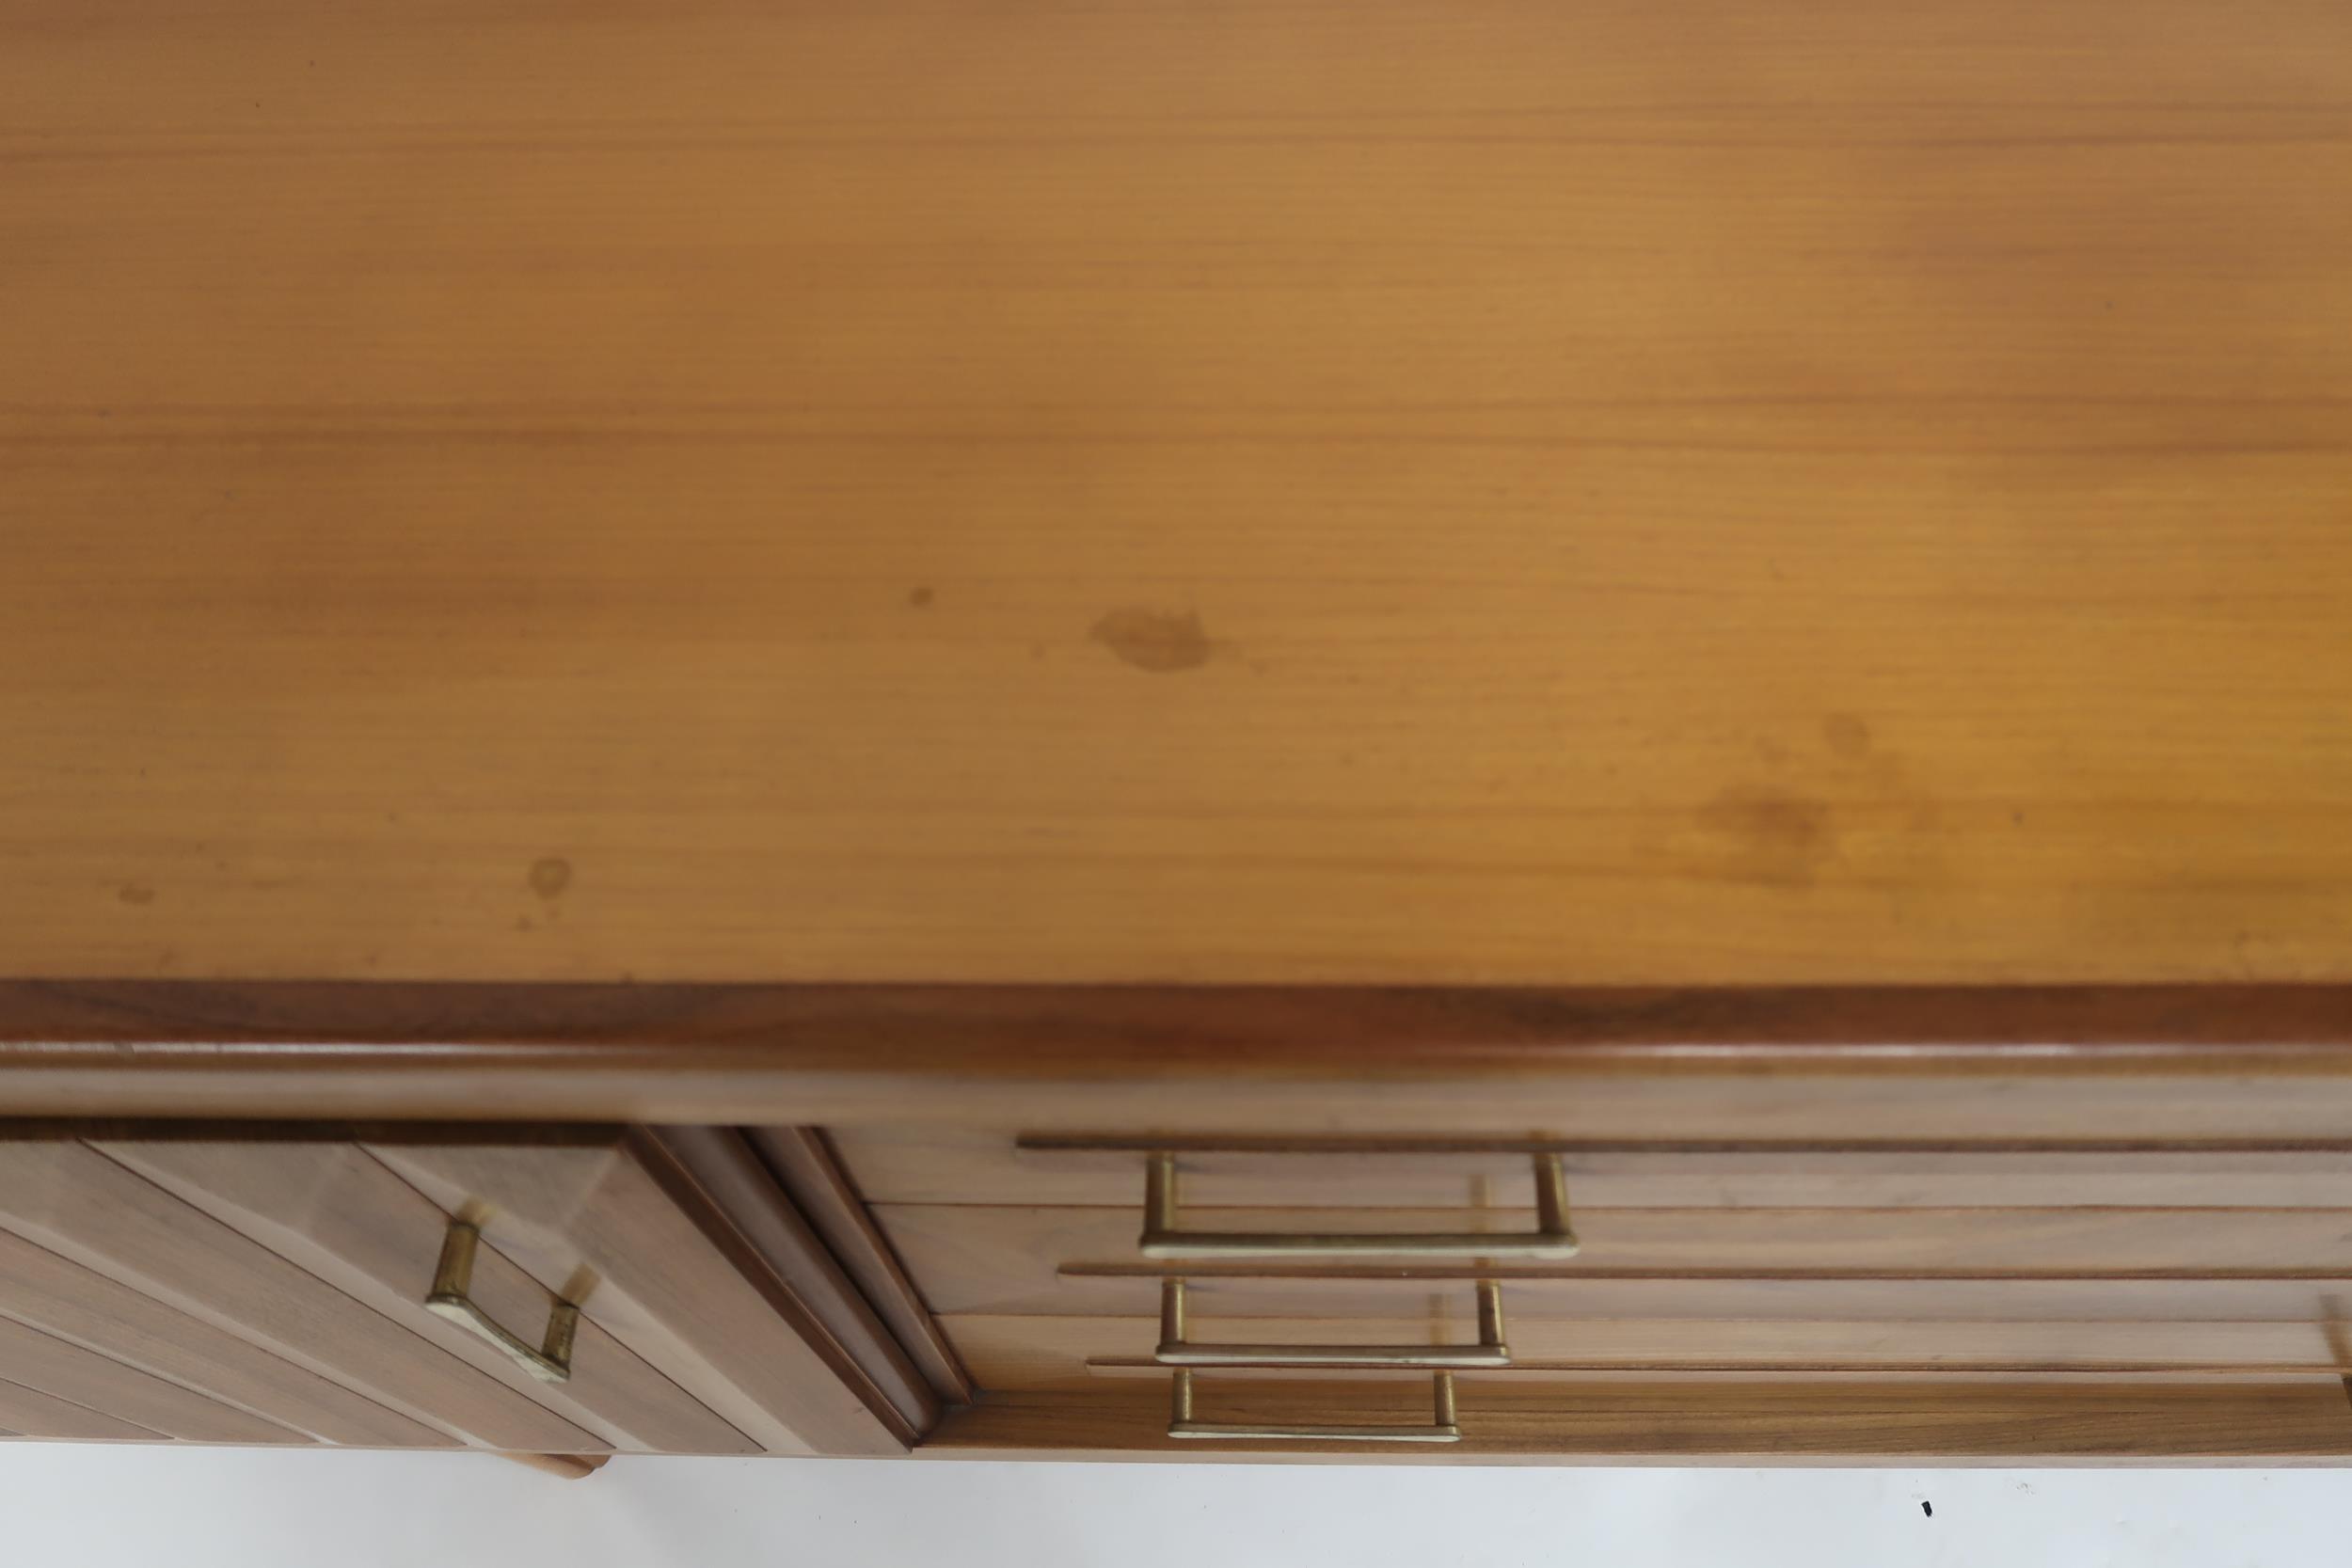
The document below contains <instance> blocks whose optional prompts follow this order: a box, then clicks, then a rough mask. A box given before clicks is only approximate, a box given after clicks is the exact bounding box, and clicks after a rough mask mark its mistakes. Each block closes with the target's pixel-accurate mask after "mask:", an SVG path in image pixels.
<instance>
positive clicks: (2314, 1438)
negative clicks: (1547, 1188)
mask: <svg viewBox="0 0 2352 1568" xmlns="http://www.w3.org/2000/svg"><path fill="white" fill-rule="evenodd" d="M1201 1388H1202V1390H1203V1391H1202V1393H1201V1396H1200V1416H1201V1418H1202V1419H1204V1420H1225V1419H1254V1420H1266V1421H1325V1422H1350V1421H1367V1420H1369V1421H1384V1420H1385V1421H1400V1420H1402V1421H1410V1420H1422V1421H1426V1420H1427V1419H1428V1418H1429V1406H1428V1403H1427V1391H1426V1389H1425V1388H1422V1389H1418V1390H1413V1389H1407V1388H1406V1387H1405V1386H1402V1385H1399V1384H1393V1383H1379V1382H1369V1383H1339V1382H1328V1381H1327V1382H1317V1383H1291V1384H1282V1383H1265V1382H1258V1381H1254V1380H1250V1379H1238V1378H1237V1379H1231V1380H1222V1381H1219V1382H1216V1383H1215V1384H1214V1385H1212V1384H1211V1383H1209V1382H1208V1381H1207V1380H1206V1379H1205V1378H1204V1379H1203V1380H1202V1383H1201ZM1460 1404H1461V1424H1462V1436H1463V1440H1462V1442H1461V1443H1459V1444H1457V1445H1453V1446H1450V1447H1448V1448H1445V1449H1435V1450H1425V1451H1415V1452H1406V1453H1398V1452H1395V1451H1393V1449H1392V1447H1391V1445H1386V1444H1379V1443H1352V1444H1342V1443H1322V1444H1318V1443H1209V1442H1201V1441H1198V1440H1184V1441H1178V1440H1175V1439H1172V1438H1170V1437H1168V1434H1167V1429H1168V1396H1167V1393H1166V1391H1165V1390H1164V1389H1162V1388H1160V1387H1158V1386H1152V1385H1145V1384H1141V1383H1136V1384H1134V1385H1129V1384H1127V1383H1125V1382H1118V1383H1111V1382H1105V1384H1104V1386H1103V1387H1102V1388H1101V1389H1100V1390H1098V1391H1095V1392H1092V1393H1088V1394H1078V1393H1071V1392H1065V1391H1061V1390H1054V1389H1045V1390H1038V1391H1034V1392H1028V1393H1016V1394H1002V1395H993V1396H990V1397H987V1398H985V1399H983V1400H982V1401H981V1402H979V1403H978V1404H977V1405H975V1406H973V1407H971V1408H970V1409H968V1410H963V1411H959V1412H957V1413H955V1414H954V1415H952V1416H950V1417H949V1418H948V1419H947V1421H946V1423H945V1424H944V1426H943V1427H942V1428H941V1431H940V1433H939V1436H938V1437H937V1438H936V1439H935V1440H933V1441H932V1442H930V1443H928V1444H926V1445H925V1446H924V1447H923V1449H921V1450H920V1451H921V1452H922V1453H923V1454H924V1455H926V1456H929V1457H936V1458H972V1459H989V1458H994V1459H1009V1458H1014V1457H1018V1456H1021V1455H1029V1456H1032V1457H1036V1458H1055V1459H1081V1458H1088V1457H1100V1458H1134V1457H1136V1456H1138V1455H1140V1454H1145V1453H1148V1454H1150V1455H1152V1457H1153V1458H1154V1459H1162V1460H1165V1459H1182V1458H1189V1459H1196V1460H1200V1459H1212V1458H1215V1457H1216V1456H1218V1455H1220V1454H1222V1455H1226V1456H1230V1457H1232V1458H1236V1459H1245V1458H1246V1459H1248V1460H1251V1461H1253V1462H1258V1463H1266V1462H1277V1463H1279V1462H1281V1461H1284V1460H1296V1461H1299V1462H1302V1463H1309V1464H1317V1463H1320V1464H1332V1463H1346V1464H1376V1463H1382V1462H1387V1463H1405V1464H1415V1463H1419V1464H1428V1463H1445V1462H1447V1461H1449V1460H1450V1461H1454V1462H1457V1463H1459V1462H1470V1463H1475V1464H1498V1463H1501V1464H1507V1463H1510V1462H1512V1461H1513V1460H1514V1459H1521V1460H1526V1461H1530V1462H1535V1463H1543V1464H1559V1463H1574V1462H1584V1463H1592V1464H1617V1465H1625V1464H1652V1465H1656V1464H1671V1465H1689V1464H1711V1463H1729V1462H1737V1463H1740V1464H1743V1465H1786V1464H1800V1463H1816V1462H1819V1461H1821V1460H1824V1459H1845V1460H1851V1461H1855V1462H1863V1463H1899V1464H1905V1465H1917V1464H1937V1463H1945V1462H1959V1463H1969V1462H1977V1463H1993V1462H2002V1461H2007V1462H2011V1463H2015V1462H2031V1463H2035V1464H2043V1463H2060V1464H2064V1463H2099V1464H2117V1463H2132V1462H2147V1463H2160V1462H2165V1461H2181V1460H2195V1461H2196V1462H2198V1463H2199V1464H2201V1465H2202V1464H2249V1463H2255V1462H2258V1461H2259V1462H2263V1463H2272V1462H2288V1463H2293V1462H2297V1461H2320V1462H2339V1463H2340V1462H2341V1459H2342V1456H2344V1454H2346V1453H2352V1403H2347V1402H2346V1401H2345V1399H2344V1385H2343V1383H2342V1382H2341V1381H2340V1380H2339V1379H2336V1378H2333V1377H2328V1378H2300V1379H2280V1380H2278V1381H2276V1382H2267V1381H2266V1382H2260V1383H2249V1382H2246V1381H2243V1380H2236V1379H2233V1380H2228V1381H2221V1382H2216V1383H2213V1384H2209V1385H2171V1384H2142V1383H2134V1382H2118V1383H2113V1384H2102V1385H2099V1386H2097V1387H2095V1388H2086V1387H2084V1386H2083V1385H2082V1384H2081V1383H2080V1382H2079V1381H2075V1380H2057V1379H2054V1380H2052V1381H2051V1382H2049V1383H2046V1384H2041V1385H2035V1384H2022V1385H2021V1384H2012V1383H2001V1382H1993V1383H1988V1382H1983V1381H1967V1382H1959V1381H1954V1382H1934V1381H1927V1380H1922V1379H1915V1378H1904V1377H1896V1376H1871V1377H1858V1378H1841V1379H1836V1380H1831V1379H1817V1380H1812V1381H1788V1382H1781V1383H1751V1382H1744V1381H1733V1380H1721V1381H1718V1380H1701V1381H1693V1380H1690V1379H1660V1380H1658V1381H1655V1382H1611V1381H1603V1380H1594V1381H1592V1382H1588V1383H1583V1384H1579V1385H1576V1386H1573V1387H1568V1386H1557V1385H1555V1386H1542V1385H1539V1384H1535V1385H1526V1386H1522V1385H1517V1384H1497V1383H1495V1382H1493V1381H1491V1380H1489V1381H1486V1382H1484V1383H1478V1384H1466V1385H1464V1386H1463V1387H1462V1389H1461V1395H1460ZM1400 1446H1402V1445H1400ZM1382 1450H1390V1451H1382Z"/></svg>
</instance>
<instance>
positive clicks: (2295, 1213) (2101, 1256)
mask: <svg viewBox="0 0 2352 1568" xmlns="http://www.w3.org/2000/svg"><path fill="white" fill-rule="evenodd" d="M875 1212H876V1216H877V1217H878V1218H879V1219H880V1221H881V1222H882V1228H883V1229H884V1231H885V1232H887V1233H888V1235H889V1237H890V1240H891V1243H892V1244H893V1245H894V1246H896V1247H897V1248H898V1254H899V1256H900V1257H901V1258H903V1259H905V1260H906V1265H907V1270H908V1272H909V1273H910V1274H911V1275H913V1276H914V1281H915V1284H916V1285H917V1286H918V1287H919V1288H920V1289H921V1290H922V1291H923V1296H924V1299H925V1300H926V1301H927V1302H929V1303H930V1307H931V1309H932V1310H933V1311H935V1312H989V1311H1009V1312H1046V1313H1065V1312H1066V1313H1080V1314H1084V1313H1091V1312H1113V1313H1121V1312H1131V1311H1136V1310H1138V1309H1142V1310H1149V1309H1150V1308H1149V1307H1148V1306H1147V1307H1142V1308H1138V1307H1137V1306H1136V1304H1137V1303H1138V1302H1148V1301H1153V1300H1156V1298H1157V1291H1158V1289H1159V1280H1160V1278H1161V1276H1162V1275H1187V1276H1198V1277H1216V1276H1221V1275H1297V1274H1301V1273H1305V1274H1310V1275H1311V1274H1315V1273H1320V1272H1325V1271H1326V1270H1329V1269H1336V1270H1338V1271H1339V1272H1342V1273H1354V1274H1359V1275H1378V1274H1384V1273H1385V1274H1387V1275H1389V1276H1390V1277H1392V1278H1393V1277H1398V1276H1400V1275H1404V1274H1409V1273H1414V1272H1419V1273H1422V1274H1423V1275H1431V1276H1434V1275H1439V1274H1443V1275H1454V1276H1460V1277H1468V1276H1470V1275H1491V1276H1495V1277H1501V1278H1506V1279H1554V1280H1567V1281H1574V1280H1575V1279H1577V1278H1578V1277H1579V1276H1581V1275H1594V1274H1605V1273H1611V1272H1622V1271H1633V1272H1643V1273H1668V1274H1687V1273H1692V1272H1711V1273H1716V1274H1728V1275H1743V1274H1744V1275H1753V1274H1782V1273H1788V1274H1805V1273H1833V1274H1834V1273H1856V1274H1880V1275H1903V1274H1910V1273H1939V1274H1948V1275H2004V1274H2010V1273H2032V1274H2044V1275H2070V1274H2089V1273H2100V1272H2109V1273H2139V1272H2154V1271H2162V1272H2169V1273H2174V1274H2180V1275H2203V1274H2216V1273H2225V1272H2232V1271H2240V1272H2249V1273H2257V1274H2259V1273H2301V1274H2326V1273H2332V1274H2337V1275H2344V1274H2352V1212H2347V1211H2342V1210H2229V1211H2199V1210H2163V1209H2145V1210H2132V1209H1915V1210H1831V1209H1788V1210H1766V1209H1758V1210H1740V1211H1731V1210H1695V1209H1681V1210H1674V1209H1617V1210H1600V1209H1580V1210H1577V1211H1575V1212H1573V1213H1572V1215H1571V1222H1572V1224H1573V1225H1574V1227H1575V1229H1576V1233H1577V1236H1578V1238H1579V1240H1580V1241H1581V1242H1582V1243H1583V1248H1582V1251H1581V1253H1579V1255H1578V1256H1577V1257H1576V1258H1575V1259H1571V1260H1569V1261H1566V1262H1560V1263H1536V1264H1529V1263H1504V1264H1498V1265H1493V1266H1486V1267H1482V1266H1480V1265H1478V1264H1476V1263H1472V1262H1462V1263H1458V1264H1451V1265H1431V1264H1422V1265H1420V1266H1419V1267H1418V1269H1415V1268H1411V1267H1408V1268H1406V1269H1402V1270H1400V1269H1396V1268H1393V1267H1384V1266H1383V1265H1382V1264H1381V1263H1380V1261H1379V1260H1378V1259H1368V1260H1366V1261H1364V1262H1363V1263H1362V1264H1360V1265H1354V1266H1350V1265H1341V1264H1329V1265H1323V1266H1321V1267H1320V1268H1319V1267H1318V1266H1317V1265H1315V1264H1313V1263H1312V1262H1309V1263H1307V1264H1305V1265H1303V1266H1302V1265H1300V1264H1299V1263H1298V1262H1296V1261H1295V1260H1291V1261H1282V1260H1275V1261H1268V1262H1263V1263H1231V1262H1202V1263H1195V1264H1186V1263H1184V1262H1182V1261H1173V1260H1171V1261H1164V1262H1154V1261H1150V1260H1145V1259H1138V1258H1137V1256H1136V1235H1137V1231H1138V1230H1139V1228H1140V1227H1139V1224H1138V1220H1137V1215H1136V1212H1134V1211H1131V1210H1118V1209H1056V1208H991V1207H980V1206H961V1207H947V1206H938V1207H933V1206H929V1205H919V1204H917V1205H903V1204H883V1205H879V1206H877V1208H876V1211H875ZM1184 1222H1185V1224H1186V1225H1187V1226H1190V1227H1196V1228H1199V1229H1202V1230H1261V1231H1269V1232H1272V1231H1326V1230H1351V1229H1352V1230H1378V1231H1390V1230H1399V1231H1433V1230H1448V1231H1454V1230H1461V1231H1477V1230H1494V1231H1513V1230H1516V1231H1518V1232H1521V1233H1524V1232H1526V1231H1528V1230H1531V1229H1533V1228H1534V1214H1533V1212H1524V1211H1514V1210H1505V1209H1482V1210H1470V1209H1417V1210H1415V1209H1407V1210H1396V1209H1339V1210H1330V1209H1309V1210H1281V1209H1275V1210H1264V1209H1252V1210H1216V1209H1199V1210H1187V1211H1186V1212H1185V1213H1184ZM1285 1283H1290V1282H1285ZM1271 1288H1272V1287H1269V1289H1271Z"/></svg>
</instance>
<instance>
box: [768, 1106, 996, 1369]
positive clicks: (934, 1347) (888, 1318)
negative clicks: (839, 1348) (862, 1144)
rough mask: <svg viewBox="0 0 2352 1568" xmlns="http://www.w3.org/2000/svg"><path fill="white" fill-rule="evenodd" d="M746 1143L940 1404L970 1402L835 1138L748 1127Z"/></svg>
mask: <svg viewBox="0 0 2352 1568" xmlns="http://www.w3.org/2000/svg"><path fill="white" fill-rule="evenodd" d="M743 1136H744V1137H745V1138H746V1139H747V1140H748V1141H749V1142H750V1144H751V1146H752V1147H753V1148H755V1149H757V1150H758V1151H759V1156H760V1158H761V1160H763V1161H764V1162H765V1163H766V1164H768V1166H769V1167H770V1169H771V1171H772V1172H773V1173H774V1179H775V1180H777V1181H779V1182H781V1183H783V1185H784V1187H785V1189H786V1190H787V1192H789V1193H790V1194H791V1196H792V1201H793V1202H794V1203H795V1204H796V1205H797V1206H798V1207H799V1208H800V1209H801V1211H802V1212H803V1213H804V1214H806V1215H807V1217H808V1222H809V1224H810V1225H812V1226H814V1227H816V1228H817V1231H818V1234H820V1235H822V1236H823V1237H824V1239H825V1242H826V1244H827V1245H828V1246H829V1247H830V1248H831V1249H832V1251H833V1255H834V1258H835V1259H838V1260H839V1262H840V1265H841V1267H842V1268H844V1269H846V1270H847V1271H848V1272H849V1273H850V1275H851V1277H853V1278H854V1279H856V1281H857V1283H858V1288H859V1289H860V1290H861V1291H864V1292H865V1293H866V1299H867V1300H869V1301H870V1302H872V1303H873V1305H874V1310H875V1311H876V1312H878V1313H880V1314H881V1315H882V1320H883V1322H885V1323H888V1324H889V1325H890V1329H891V1332H892V1333H893V1334H895V1335H896V1336H897V1338H898V1342H899V1343H900V1344H901V1345H902V1346H904V1347H905V1350H906V1354H908V1355H909V1356H910V1357H912V1358H913V1359H914V1364H915V1365H916V1366H918V1367H920V1368H921V1369H922V1370H923V1375H924V1376H925V1377H926V1378H928V1379H929V1380H930V1385H931V1387H932V1388H933V1389H934V1390H935V1391H936V1392H937V1393H938V1394H939V1396H940V1398H942V1399H944V1400H946V1401H947V1402H950V1403H953V1404H964V1403H968V1402H970V1401H971V1398H972V1384H971V1380H970V1379H969V1378H968V1377H967V1376H966V1375H965V1373H964V1370H963V1368H962V1367H961V1366H960V1365H959V1364H958V1363H957V1361H956V1353H955V1351H954V1350H953V1349H952V1348H951V1347H950V1346H949V1345H948V1343H947V1340H946V1337H945V1336H944V1335H942V1334H941V1333H940V1329H939V1324H938V1323H937V1322H936V1321H935V1320H934V1319H933V1318H932V1317H931V1315H930V1311H929V1310H928V1309H926V1308H925V1307H924V1306H923V1300H922V1297H921V1295H920V1294H919V1293H918V1292H917V1291H915V1289H914V1281H913V1280H911V1279H909V1278H908V1277H907V1273H906V1268H905V1265H903V1264H902V1263H900V1262H899V1261H898V1254H897V1253H895V1252H893V1251H891V1250H890V1243H888V1242H887V1241H885V1240H884V1239H883V1237H882V1230H881V1228H880V1227H877V1226H876V1225H875V1224H874V1216H873V1213H872V1212H871V1211H870V1210H868V1209H867V1207H866V1195H865V1194H864V1193H862V1192H860V1191H859V1190H858V1188H857V1186H856V1185H855V1183H854V1182H853V1181H852V1180H850V1174H849V1172H848V1171H846V1170H845V1169H843V1168H842V1164H841V1160H840V1155H839V1153H838V1151H837V1150H836V1149H835V1148H834V1145H833V1141H832V1139H830V1138H829V1137H828V1136H827V1135H826V1134H825V1133H824V1132H823V1131H821V1130H820V1129H818V1128H814V1127H755V1128H746V1129H745V1130H744V1132H743Z"/></svg>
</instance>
